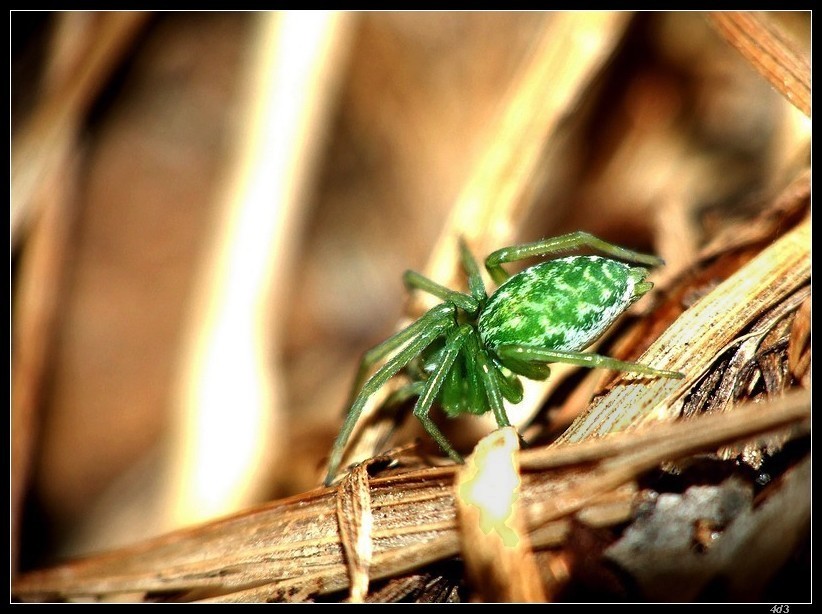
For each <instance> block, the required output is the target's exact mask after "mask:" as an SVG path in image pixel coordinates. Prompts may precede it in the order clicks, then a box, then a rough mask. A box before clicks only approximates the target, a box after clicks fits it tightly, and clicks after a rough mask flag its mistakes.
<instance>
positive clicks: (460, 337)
mask: <svg viewBox="0 0 822 614" xmlns="http://www.w3.org/2000/svg"><path fill="white" fill-rule="evenodd" d="M473 335H474V329H473V328H472V327H471V325H470V324H462V325H461V326H459V327H458V328H457V329H456V330H454V331H452V332H450V333H449V334H448V338H447V339H446V341H445V346H444V351H443V352H442V355H441V357H440V361H439V363H438V364H437V365H436V367H435V368H434V370H433V371H432V372H431V375H430V376H429V378H428V379H427V380H426V381H425V389H424V390H423V391H422V394H420V398H419V399H417V404H416V405H414V412H413V413H414V415H415V416H416V417H417V419H418V420H419V421H420V422H421V423H422V426H423V427H424V428H425V430H426V431H427V432H428V434H429V435H431V438H432V439H433V440H434V441H436V442H437V444H439V446H440V448H442V450H443V452H445V453H446V454H448V456H450V457H451V458H452V459H453V460H454V461H456V462H458V463H461V462H462V457H461V456H460V455H459V453H458V452H457V451H456V450H455V449H454V448H453V447H452V446H451V443H450V442H449V441H448V439H447V438H446V437H445V435H443V433H442V431H441V430H440V429H439V428H438V427H437V425H436V424H434V421H433V420H431V415H430V414H431V406H432V405H433V404H434V401H435V400H436V398H437V394H438V393H439V391H440V389H441V388H442V384H443V382H444V381H445V378H446V376H447V375H448V372H449V371H450V370H451V367H452V366H453V365H454V361H455V360H456V359H457V356H458V355H459V354H460V351H461V350H462V346H463V344H464V343H465V340H466V339H468V338H469V337H471V336H473Z"/></svg>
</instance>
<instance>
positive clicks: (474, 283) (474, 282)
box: [460, 238, 488, 301]
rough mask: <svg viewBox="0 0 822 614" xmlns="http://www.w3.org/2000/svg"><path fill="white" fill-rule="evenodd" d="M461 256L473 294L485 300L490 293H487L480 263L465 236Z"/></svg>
mask: <svg viewBox="0 0 822 614" xmlns="http://www.w3.org/2000/svg"><path fill="white" fill-rule="evenodd" d="M460 257H461V258H462V267H463V268H464V269H465V272H466V273H468V289H469V290H470V291H471V296H473V297H474V299H475V300H477V301H482V300H484V299H485V298H487V296H488V295H487V294H486V293H485V283H483V281H482V275H480V270H479V265H478V264H477V261H476V260H475V259H474V256H473V254H471V250H470V249H468V244H467V243H466V242H465V239H463V238H460Z"/></svg>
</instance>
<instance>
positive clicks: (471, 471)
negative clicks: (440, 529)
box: [459, 427, 521, 548]
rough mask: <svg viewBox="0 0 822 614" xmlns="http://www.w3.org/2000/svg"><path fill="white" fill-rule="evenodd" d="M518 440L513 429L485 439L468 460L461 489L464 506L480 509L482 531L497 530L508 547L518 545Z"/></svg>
mask: <svg viewBox="0 0 822 614" xmlns="http://www.w3.org/2000/svg"><path fill="white" fill-rule="evenodd" d="M518 450H519V437H518V435H517V432H516V430H515V429H514V428H513V427H505V428H501V429H499V430H497V431H494V432H493V433H491V434H490V435H489V436H488V437H485V438H484V439H482V440H481V441H480V442H479V443H478V444H477V447H476V448H475V449H474V453H473V454H472V455H471V457H470V458H469V459H468V461H467V466H466V468H465V471H464V474H465V475H466V476H467V478H466V479H465V481H464V482H463V483H462V484H460V486H459V496H460V498H461V499H462V500H463V502H464V504H466V505H471V506H474V507H476V508H477V510H478V512H479V524H480V528H481V529H482V531H483V532H484V533H486V534H490V533H491V532H492V531H495V532H496V533H497V534H498V535H499V536H500V538H501V539H502V542H503V544H505V545H506V546H507V547H509V548H514V547H516V546H518V545H519V540H520V537H519V533H518V532H517V531H516V529H515V528H514V526H513V517H514V504H515V503H516V500H517V497H518V496H519V493H520V485H521V484H520V477H519V472H518V471H517V463H516V462H515V459H514V455H515V454H516V452H517V451H518Z"/></svg>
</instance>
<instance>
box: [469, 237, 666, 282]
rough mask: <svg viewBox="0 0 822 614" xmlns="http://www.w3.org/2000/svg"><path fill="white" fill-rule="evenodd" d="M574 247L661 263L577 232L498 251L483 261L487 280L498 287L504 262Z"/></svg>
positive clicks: (623, 257) (504, 275)
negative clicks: (489, 279) (488, 276)
mask: <svg viewBox="0 0 822 614" xmlns="http://www.w3.org/2000/svg"><path fill="white" fill-rule="evenodd" d="M578 247H589V248H591V249H595V250H597V251H599V252H601V253H603V254H605V255H607V256H610V257H612V258H616V259H618V260H624V261H626V262H635V263H637V264H644V265H647V266H651V267H654V266H659V265H661V264H664V263H663V261H662V259H661V258H659V257H657V256H651V255H649V254H642V253H640V252H635V251H633V250H630V249H625V248H624V247H620V246H618V245H614V244H613V243H608V242H607V241H603V240H602V239H600V238H598V237H595V236H594V235H592V234H590V233H587V232H584V231H581V230H578V231H576V232H570V233H568V234H565V235H561V236H559V237H553V238H551V239H543V240H542V241H536V242H534V243H525V244H523V245H513V246H511V247H503V248H502V249H498V250H497V251H495V252H494V253H492V254H491V255H490V256H488V258H486V259H485V268H486V269H488V273H489V274H490V275H491V278H492V279H493V280H494V281H495V282H496V283H498V284H500V283H502V282H504V281H505V280H506V279H508V277H509V274H508V273H507V272H506V271H505V269H503V268H502V266H501V265H502V264H503V263H505V262H516V261H517V260H524V259H526V258H531V257H532V256H547V255H548V254H553V253H555V252H565V251H569V250H574V249H577V248H578Z"/></svg>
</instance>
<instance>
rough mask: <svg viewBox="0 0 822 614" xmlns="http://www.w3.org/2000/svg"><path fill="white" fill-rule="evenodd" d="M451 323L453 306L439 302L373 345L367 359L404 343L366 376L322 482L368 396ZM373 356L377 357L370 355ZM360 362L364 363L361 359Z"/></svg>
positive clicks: (330, 474)
mask: <svg viewBox="0 0 822 614" xmlns="http://www.w3.org/2000/svg"><path fill="white" fill-rule="evenodd" d="M455 326H456V321H455V319H454V305H453V304H451V303H442V304H440V305H437V306H436V307H432V308H431V309H430V310H429V311H428V312H427V313H426V314H425V315H423V316H422V317H421V318H420V319H419V320H417V321H415V322H413V323H412V324H410V325H409V326H408V327H406V328H405V329H403V330H401V331H400V332H398V333H397V334H396V335H394V336H393V337H390V338H389V339H387V340H386V341H384V342H383V343H381V344H380V345H378V346H376V348H374V353H373V354H372V355H371V356H370V358H372V359H373V360H379V358H382V357H384V356H385V355H387V354H388V353H389V352H391V351H392V350H394V349H396V348H398V347H401V346H403V345H404V347H402V349H401V350H400V351H398V352H397V353H396V354H395V355H394V356H392V357H391V358H390V359H389V360H388V361H387V362H386V363H385V364H384V365H383V366H382V367H380V368H379V369H378V370H377V371H376V372H375V373H374V375H372V376H371V377H370V378H368V380H367V381H366V382H365V383H364V384H363V386H362V388H361V389H360V391H359V394H358V395H357V396H356V398H355V399H354V401H353V402H352V404H351V408H350V409H349V410H348V415H347V416H346V418H345V422H343V426H342V428H341V429H340V434H339V435H337V439H336V440H335V441H334V447H333V448H332V450H331V458H330V459H329V461H328V474H327V475H326V477H325V484H326V485H329V484H330V483H331V481H332V480H333V479H334V475H335V474H336V472H337V469H338V468H339V465H340V462H341V461H342V455H343V452H344V451H345V444H346V443H347V442H348V438H349V437H350V436H351V432H352V431H353V430H354V426H355V425H356V424H357V420H359V417H360V414H361V413H362V410H363V407H365V402H366V401H367V400H368V398H369V397H370V396H371V395H372V394H374V393H375V392H377V390H379V389H380V388H382V386H383V385H385V383H386V382H387V381H388V380H389V379H391V378H392V377H393V376H394V375H396V374H397V373H398V372H399V371H400V369H402V368H403V367H405V366H406V365H407V364H408V363H409V362H411V361H412V360H413V359H414V358H415V357H416V356H418V355H419V354H420V352H422V351H423V350H424V349H425V348H426V347H428V346H429V345H430V344H431V343H432V342H433V341H434V340H435V339H437V338H438V337H441V336H442V335H443V334H445V333H447V332H448V330H449V329H451V328H454V327H455ZM377 350H379V351H377ZM375 356H377V357H378V358H374V357H375ZM363 362H364V363H365V362H366V359H365V358H364V359H363ZM361 371H362V369H361Z"/></svg>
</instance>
